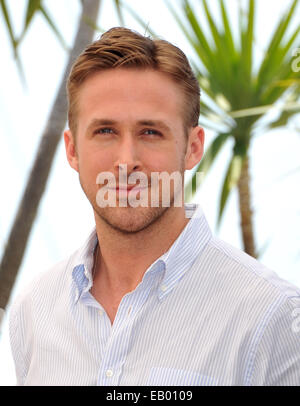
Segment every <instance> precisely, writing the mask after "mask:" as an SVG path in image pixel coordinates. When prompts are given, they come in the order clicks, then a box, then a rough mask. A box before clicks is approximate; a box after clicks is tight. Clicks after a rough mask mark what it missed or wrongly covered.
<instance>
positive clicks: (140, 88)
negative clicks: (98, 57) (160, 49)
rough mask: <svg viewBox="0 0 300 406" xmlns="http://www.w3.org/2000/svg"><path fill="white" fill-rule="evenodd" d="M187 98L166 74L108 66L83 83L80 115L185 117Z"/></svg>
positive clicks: (78, 102) (170, 118)
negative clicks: (184, 109) (184, 108)
mask: <svg viewBox="0 0 300 406" xmlns="http://www.w3.org/2000/svg"><path fill="white" fill-rule="evenodd" d="M183 99H184V96H183V91H182V90H181V88H180V86H179V85H178V84H177V83H175V82H174V81H173V80H172V79H170V77H169V76H167V75H166V74H164V73H161V72H158V71H155V70H152V69H151V70H150V69H147V70H141V69H131V68H130V69H127V68H126V69H125V68H117V69H108V70H105V71H101V72H96V73H94V74H93V75H91V76H90V77H89V78H87V79H86V81H85V82H84V83H83V84H82V86H81V88H80V90H79V92H78V99H77V111H78V118H79V120H85V119H87V118H88V117H90V116H91V115H96V116H99V115H100V116H103V115H106V116H107V115H112V116H114V117H111V118H113V119H120V120H121V119H128V118H132V119H134V118H135V119H137V120H139V119H145V118H148V119H154V118H155V119H168V120H171V121H172V120H182V115H183V106H184V100H183ZM116 115H117V116H118V117H116ZM145 115H146V116H145ZM147 115H148V116H147ZM107 118H109V117H108V116H107Z"/></svg>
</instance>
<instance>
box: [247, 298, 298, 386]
mask: <svg viewBox="0 0 300 406" xmlns="http://www.w3.org/2000/svg"><path fill="white" fill-rule="evenodd" d="M253 354H254V356H253V360H252V365H251V374H250V380H249V382H248V384H249V385H253V386H299V385H300V297H298V296H296V297H292V298H287V299H285V300H284V301H283V303H282V304H281V305H280V306H279V307H278V308H277V309H276V311H275V312H274V313H273V315H272V317H271V318H270V320H269V321H268V323H266V326H265V327H264V329H263V330H262V331H261V333H260V334H258V339H257V346H256V349H254V353H253Z"/></svg>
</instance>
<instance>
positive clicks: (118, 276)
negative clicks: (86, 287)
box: [94, 207, 188, 293]
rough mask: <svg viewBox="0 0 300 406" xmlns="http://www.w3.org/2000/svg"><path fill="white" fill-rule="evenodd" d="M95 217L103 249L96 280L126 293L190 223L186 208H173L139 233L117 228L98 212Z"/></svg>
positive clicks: (96, 265) (100, 254)
mask: <svg viewBox="0 0 300 406" xmlns="http://www.w3.org/2000/svg"><path fill="white" fill-rule="evenodd" d="M95 220H96V230H97V236H98V241H99V244H100V252H99V255H98V258H99V261H98V263H95V279H94V283H95V284H96V283H97V281H98V283H101V284H105V285H106V287H107V288H109V289H111V290H112V291H113V290H115V291H116V290H119V291H120V290H122V291H123V293H127V292H129V291H131V290H133V289H135V287H136V286H137V285H138V283H139V282H140V281H141V280H142V278H143V275H144V273H145V272H146V270H147V268H148V267H149V266H150V265H151V264H152V263H153V262H154V261H155V260H156V259H157V258H159V257H160V256H161V255H162V254H163V253H164V252H166V251H167V250H168V249H169V248H170V247H171V245H172V244H173V242H174V241H175V240H176V239H177V237H178V236H179V234H180V233H181V232H182V230H183V229H184V227H185V226H186V224H187V223H188V219H187V218H186V217H185V211H184V207H180V208H179V207H178V208H174V207H172V208H169V209H168V210H166V211H165V212H164V213H163V214H162V215H161V217H160V218H159V219H158V220H157V221H155V222H154V223H152V224H151V225H150V226H148V227H146V228H145V229H143V230H141V231H139V232H136V233H123V232H121V231H119V230H116V229H114V228H113V227H111V226H110V225H109V224H107V223H106V222H105V221H103V219H102V218H101V217H99V216H98V215H97V214H96V213H95Z"/></svg>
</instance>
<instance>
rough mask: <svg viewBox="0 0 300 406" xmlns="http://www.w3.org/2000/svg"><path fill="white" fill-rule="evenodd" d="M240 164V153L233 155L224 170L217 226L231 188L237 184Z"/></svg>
mask: <svg viewBox="0 0 300 406" xmlns="http://www.w3.org/2000/svg"><path fill="white" fill-rule="evenodd" d="M242 165H243V157H242V156H241V155H233V156H232V158H231V160H230V163H229V165H228V169H227V171H226V175H225V179H224V183H223V187H222V193H221V198H220V203H219V214H218V221H217V227H219V226H220V223H221V219H222V216H223V212H224V208H225V205H226V203H227V200H228V197H229V195H230V192H231V191H232V189H233V188H234V187H235V186H236V185H237V183H238V181H239V179H240V176H241V172H242Z"/></svg>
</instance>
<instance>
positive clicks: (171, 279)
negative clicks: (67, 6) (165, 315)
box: [159, 203, 212, 299]
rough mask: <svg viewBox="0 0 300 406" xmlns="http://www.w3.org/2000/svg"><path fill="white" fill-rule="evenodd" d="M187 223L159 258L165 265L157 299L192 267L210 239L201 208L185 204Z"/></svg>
mask: <svg viewBox="0 0 300 406" xmlns="http://www.w3.org/2000/svg"><path fill="white" fill-rule="evenodd" d="M185 214H186V217H187V218H190V221H189V222H188V223H187V225H186V226H185V228H184V229H183V231H182V232H181V233H180V235H179V236H178V238H177V239H176V240H175V242H174V243H173V244H172V246H171V247H170V249H169V250H168V251H167V252H166V253H165V254H163V255H162V257H161V258H160V259H161V260H163V261H164V263H165V275H164V278H163V279H162V282H161V284H160V291H159V298H160V299H162V298H163V297H164V296H166V295H167V294H168V293H169V292H171V290H172V289H173V288H174V286H175V285H176V284H177V283H178V282H179V281H180V279H181V278H182V277H183V276H184V274H185V273H186V272H187V271H188V270H189V269H190V268H191V267H192V265H193V263H194V262H195V260H196V258H197V257H198V256H199V255H200V254H201V252H202V251H203V250H204V248H205V246H206V244H207V243H208V242H209V240H210V239H211V237H212V233H211V230H210V228H209V225H208V223H207V221H206V218H205V216H204V213H203V210H202V208H201V207H200V206H199V205H197V204H191V203H186V204H185Z"/></svg>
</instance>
